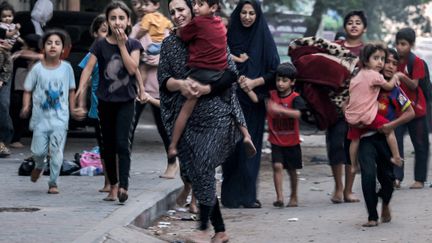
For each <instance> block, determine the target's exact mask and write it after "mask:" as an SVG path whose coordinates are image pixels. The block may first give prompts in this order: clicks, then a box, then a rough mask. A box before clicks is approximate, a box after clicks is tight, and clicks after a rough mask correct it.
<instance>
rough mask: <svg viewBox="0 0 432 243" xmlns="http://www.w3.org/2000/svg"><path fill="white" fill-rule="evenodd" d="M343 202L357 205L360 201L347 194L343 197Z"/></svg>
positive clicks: (351, 194) (352, 194)
mask: <svg viewBox="0 0 432 243" xmlns="http://www.w3.org/2000/svg"><path fill="white" fill-rule="evenodd" d="M344 202H346V203H357V202H360V199H358V198H357V197H356V196H354V193H348V194H345V195H344Z"/></svg>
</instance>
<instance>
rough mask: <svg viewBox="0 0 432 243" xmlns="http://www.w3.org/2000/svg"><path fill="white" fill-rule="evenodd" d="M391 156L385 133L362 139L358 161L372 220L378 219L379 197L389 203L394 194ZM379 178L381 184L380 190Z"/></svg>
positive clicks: (364, 195) (364, 194) (384, 202)
mask: <svg viewBox="0 0 432 243" xmlns="http://www.w3.org/2000/svg"><path fill="white" fill-rule="evenodd" d="M390 157H391V152H390V149H389V147H388V144H387V140H386V138H385V136H384V135H382V134H375V135H373V136H370V137H364V138H362V139H361V140H360V146H359V150H358V161H359V163H360V168H361V179H362V180H361V184H362V190H363V197H364V199H365V203H366V208H367V211H368V214H369V217H368V220H370V221H371V220H373V221H377V220H378V212H377V205H378V197H381V198H382V201H383V204H385V205H388V204H389V203H390V200H391V197H392V194H393V181H394V175H393V164H392V163H391V162H390ZM377 179H378V181H379V183H380V185H381V188H380V190H379V191H378V192H377V189H376V180H377Z"/></svg>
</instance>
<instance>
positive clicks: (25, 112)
mask: <svg viewBox="0 0 432 243" xmlns="http://www.w3.org/2000/svg"><path fill="white" fill-rule="evenodd" d="M29 114H30V107H29V106H25V107H23V108H22V109H21V112H20V117H21V118H22V119H26V118H28V116H29Z"/></svg>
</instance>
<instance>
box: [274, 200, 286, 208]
mask: <svg viewBox="0 0 432 243" xmlns="http://www.w3.org/2000/svg"><path fill="white" fill-rule="evenodd" d="M273 207H276V208H283V207H284V202H283V201H279V200H277V201H274V202H273Z"/></svg>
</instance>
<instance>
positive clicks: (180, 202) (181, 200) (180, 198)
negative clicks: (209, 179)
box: [176, 187, 191, 207]
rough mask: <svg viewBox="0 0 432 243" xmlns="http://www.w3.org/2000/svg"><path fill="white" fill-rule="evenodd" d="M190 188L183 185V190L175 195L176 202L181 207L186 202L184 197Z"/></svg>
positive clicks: (187, 194)
mask: <svg viewBox="0 0 432 243" xmlns="http://www.w3.org/2000/svg"><path fill="white" fill-rule="evenodd" d="M190 191H191V189H190V187H187V188H186V187H183V190H182V191H181V192H180V194H179V195H178V196H177V199H176V203H177V205H179V206H180V207H183V206H184V205H185V204H186V199H187V197H188V196H189V193H190Z"/></svg>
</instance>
